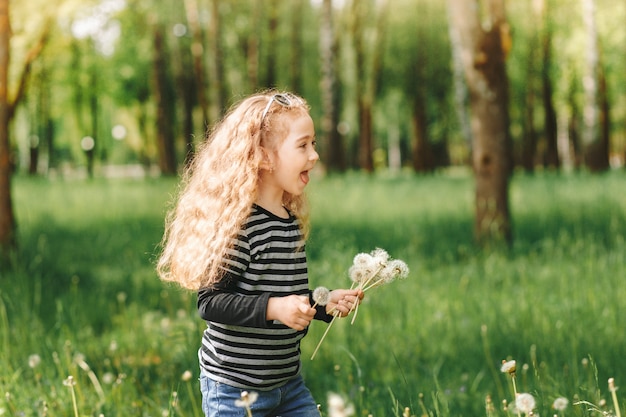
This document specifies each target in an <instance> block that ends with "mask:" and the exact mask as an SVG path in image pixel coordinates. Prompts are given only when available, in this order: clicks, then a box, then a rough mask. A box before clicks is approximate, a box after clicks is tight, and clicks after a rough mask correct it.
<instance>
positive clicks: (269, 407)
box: [200, 372, 320, 417]
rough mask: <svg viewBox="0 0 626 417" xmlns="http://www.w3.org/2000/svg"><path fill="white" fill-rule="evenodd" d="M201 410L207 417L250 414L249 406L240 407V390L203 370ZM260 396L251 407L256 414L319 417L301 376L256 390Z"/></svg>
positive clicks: (231, 416) (261, 416) (263, 415)
mask: <svg viewBox="0 0 626 417" xmlns="http://www.w3.org/2000/svg"><path fill="white" fill-rule="evenodd" d="M200 391H202V410H203V411H204V415H205V416H206V417H247V414H246V409H245V408H242V407H237V406H236V405H235V401H237V400H240V399H241V392H242V391H246V390H244V389H241V388H235V387H232V386H230V385H227V384H224V383H222V382H215V381H213V380H212V379H211V378H209V377H208V376H207V375H205V374H204V373H203V372H201V373H200ZM247 391H248V392H252V391H254V392H256V393H257V394H258V395H259V396H258V399H257V400H256V401H255V402H254V403H253V404H252V405H251V406H250V411H252V415H253V416H254V417H320V412H319V411H318V410H317V405H316V404H315V401H314V400H313V396H312V395H311V392H310V391H309V389H308V388H307V387H306V386H305V385H304V380H303V379H302V377H301V376H300V375H298V376H297V377H295V378H293V379H292V380H290V381H289V382H287V383H286V384H285V385H283V386H282V387H279V388H275V389H273V390H271V391H255V390H247Z"/></svg>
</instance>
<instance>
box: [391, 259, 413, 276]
mask: <svg viewBox="0 0 626 417" xmlns="http://www.w3.org/2000/svg"><path fill="white" fill-rule="evenodd" d="M387 267H388V268H390V269H391V270H392V272H393V276H394V278H398V279H405V278H406V277H408V276H409V266H408V265H407V264H406V262H404V261H401V260H400V259H394V260H393V261H391V262H389V265H388V266H387Z"/></svg>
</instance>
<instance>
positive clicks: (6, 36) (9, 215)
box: [0, 0, 16, 266]
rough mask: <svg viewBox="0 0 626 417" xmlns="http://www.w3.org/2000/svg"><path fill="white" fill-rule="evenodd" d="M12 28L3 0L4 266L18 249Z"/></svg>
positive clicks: (0, 257) (0, 163)
mask: <svg viewBox="0 0 626 417" xmlns="http://www.w3.org/2000/svg"><path fill="white" fill-rule="evenodd" d="M10 44H11V24H10V20H9V0H0V250H1V251H2V252H1V253H0V266H2V265H5V264H6V263H7V262H8V261H9V260H10V255H11V253H12V252H13V251H14V249H15V246H16V236H15V228H16V226H15V216H14V213H13V200H12V198H11V174H12V164H11V148H10V145H9V120H10V117H9V115H10V113H11V102H10V100H9V95H8V81H9V73H8V71H9V62H10Z"/></svg>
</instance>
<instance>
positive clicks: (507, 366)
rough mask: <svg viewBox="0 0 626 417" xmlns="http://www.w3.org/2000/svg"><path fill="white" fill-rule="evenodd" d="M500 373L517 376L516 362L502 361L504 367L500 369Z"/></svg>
mask: <svg viewBox="0 0 626 417" xmlns="http://www.w3.org/2000/svg"><path fill="white" fill-rule="evenodd" d="M500 371H501V372H503V373H508V374H510V375H514V374H515V361H514V360H511V361H502V367H500Z"/></svg>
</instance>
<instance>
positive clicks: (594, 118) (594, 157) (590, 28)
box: [582, 0, 609, 171]
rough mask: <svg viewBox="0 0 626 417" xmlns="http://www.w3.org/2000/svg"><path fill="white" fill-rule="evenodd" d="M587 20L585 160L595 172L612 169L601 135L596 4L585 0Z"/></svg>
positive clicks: (584, 9)
mask: <svg viewBox="0 0 626 417" xmlns="http://www.w3.org/2000/svg"><path fill="white" fill-rule="evenodd" d="M582 7H583V19H584V21H585V27H586V30H587V73H586V74H585V76H584V77H583V89H584V91H585V107H584V110H583V121H584V130H583V135H582V139H583V149H582V151H583V158H584V161H585V165H586V166H587V168H589V169H590V170H591V171H603V170H606V169H608V166H609V164H608V153H607V150H608V149H607V148H608V146H605V144H603V143H602V138H601V137H600V134H599V126H598V122H599V119H600V115H599V109H598V103H599V96H598V93H599V92H598V83H599V75H600V70H599V68H600V54H599V52H598V31H597V28H596V19H595V1H594V0H582Z"/></svg>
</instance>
